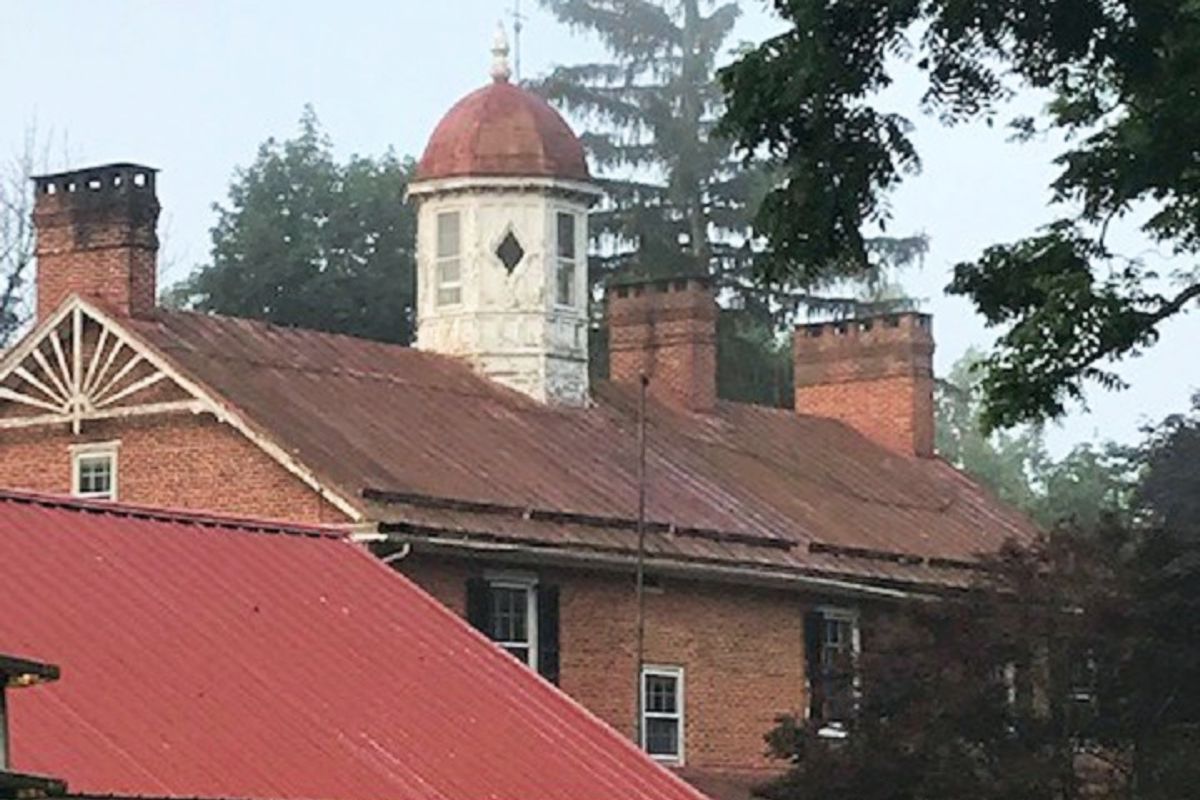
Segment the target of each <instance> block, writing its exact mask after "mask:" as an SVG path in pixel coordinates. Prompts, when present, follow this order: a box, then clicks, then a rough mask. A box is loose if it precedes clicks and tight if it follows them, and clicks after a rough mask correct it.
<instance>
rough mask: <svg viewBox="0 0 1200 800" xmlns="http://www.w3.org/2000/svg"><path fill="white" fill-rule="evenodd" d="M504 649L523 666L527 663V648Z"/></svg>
mask: <svg viewBox="0 0 1200 800" xmlns="http://www.w3.org/2000/svg"><path fill="white" fill-rule="evenodd" d="M504 649H505V650H506V651H507V652H508V653H509V655H511V656H512V657H513V658H515V659H517V660H518V661H520V662H522V663H524V664H528V663H529V648H528V647H506V648H504Z"/></svg>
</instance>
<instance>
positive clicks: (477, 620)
mask: <svg viewBox="0 0 1200 800" xmlns="http://www.w3.org/2000/svg"><path fill="white" fill-rule="evenodd" d="M467 619H468V621H469V622H470V623H471V624H472V625H473V626H474V627H476V628H478V629H479V630H480V631H482V632H483V633H484V634H486V635H487V637H488V638H489V639H491V640H492V641H494V642H496V644H498V645H500V647H502V648H504V650H506V651H507V652H508V653H509V654H510V655H512V656H513V657H514V658H516V659H517V660H518V661H521V662H523V663H525V664H527V665H529V666H530V667H531V668H532V669H535V670H537V671H538V672H539V673H540V674H541V675H542V677H543V678H546V679H547V680H548V681H550V682H552V683H557V682H558V587H557V586H550V585H547V584H545V583H542V582H539V581H538V579H537V576H536V575H530V574H528V573H507V572H500V573H493V574H489V575H487V576H485V577H483V578H472V579H471V580H469V581H467Z"/></svg>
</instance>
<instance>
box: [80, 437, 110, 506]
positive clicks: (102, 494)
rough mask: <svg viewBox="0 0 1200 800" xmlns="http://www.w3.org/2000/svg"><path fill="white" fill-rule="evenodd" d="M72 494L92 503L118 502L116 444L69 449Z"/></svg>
mask: <svg viewBox="0 0 1200 800" xmlns="http://www.w3.org/2000/svg"><path fill="white" fill-rule="evenodd" d="M71 494H73V495H75V496H76V497H88V498H92V499H94V500H116V499H117V442H101V443H95V444H83V445H74V446H72V447H71Z"/></svg>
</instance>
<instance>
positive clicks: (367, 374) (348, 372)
mask: <svg viewBox="0 0 1200 800" xmlns="http://www.w3.org/2000/svg"><path fill="white" fill-rule="evenodd" d="M162 312H165V314H167V315H178V316H183V315H187V316H192V317H198V318H200V319H204V320H214V319H215V320H221V321H228V322H233V323H239V324H240V323H245V324H247V325H250V326H253V327H256V328H259V329H261V330H277V331H284V332H287V333H298V334H302V335H313V336H322V337H330V338H336V339H341V340H348V341H351V342H354V343H355V344H366V345H369V346H373V347H383V348H387V349H389V350H397V351H399V352H403V353H410V354H413V355H414V356H415V357H416V358H418V359H420V358H429V359H434V360H438V361H443V362H450V363H455V364H457V363H458V360H457V359H456V358H454V357H453V356H448V355H445V354H442V353H434V352H431V351H428V350H418V349H417V348H415V347H412V346H410V345H405V344H400V343H398V342H385V341H381V340H379V339H368V338H366V337H364V336H354V335H353V334H348V333H335V332H333V331H322V330H318V329H316V328H305V327H302V326H298V325H295V326H293V325H280V324H278V323H275V322H269V321H267V320H258V319H251V318H249V317H235V316H232V315H229V314H208V313H204V312H200V311H191V310H188V309H162ZM156 346H157V347H158V348H159V349H160V350H165V351H168V352H170V351H177V352H191V353H198V354H201V355H203V356H204V357H206V358H211V359H214V360H216V361H224V362H229V363H234V362H236V363H241V364H249V365H251V366H256V367H271V368H274V369H280V370H288V371H291V372H297V373H304V374H309V375H333V376H344V377H350V378H362V379H366V380H377V381H381V382H385V383H390V384H393V385H396V386H410V387H413V388H416V389H425V390H428V391H433V392H445V393H446V394H453V395H456V396H459V397H475V398H480V399H489V398H491V399H495V396H496V393H495V390H496V389H497V388H501V389H503V388H504V387H502V386H499V385H498V384H494V383H492V382H488V389H487V391H484V390H479V391H465V390H462V389H456V388H453V387H450V386H446V385H439V384H432V383H424V382H421V381H415V380H411V379H408V378H404V377H401V376H400V375H397V374H396V373H395V372H384V371H378V370H360V369H353V368H345V367H330V368H320V367H312V366H302V365H299V364H295V363H288V362H283V361H274V360H267V359H261V358H246V357H241V356H235V355H229V354H226V353H223V352H219V351H215V350H207V349H203V350H202V349H199V348H194V347H189V346H187V345H185V344H182V343H180V342H179V341H178V340H176V342H175V343H173V344H157V345H156ZM468 375H469V376H470V377H472V378H478V376H477V375H476V374H475V373H474V372H471V371H470V370H468ZM481 380H483V379H481ZM514 394H515V395H516V396H518V397H519V396H522V395H520V394H519V393H515V392H514ZM521 410H523V411H547V410H550V411H557V410H561V409H548V408H543V407H541V406H535V405H533V404H530V406H529V407H528V408H525V409H521Z"/></svg>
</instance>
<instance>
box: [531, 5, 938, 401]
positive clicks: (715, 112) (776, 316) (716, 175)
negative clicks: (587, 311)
mask: <svg viewBox="0 0 1200 800" xmlns="http://www.w3.org/2000/svg"><path fill="white" fill-rule="evenodd" d="M543 5H544V6H545V7H547V8H548V9H549V10H550V11H551V12H553V13H554V14H555V16H557V17H558V19H559V20H561V21H562V22H564V23H565V24H567V25H568V26H570V27H571V28H573V29H575V30H582V31H587V32H589V33H592V34H594V35H596V36H597V37H598V38H599V39H600V41H601V42H602V43H603V45H604V47H605V48H606V50H607V51H608V54H609V57H610V60H608V61H604V62H599V63H587V64H575V65H569V66H560V67H557V68H556V69H554V70H553V71H552V72H551V73H550V74H549V75H547V76H545V77H544V78H542V79H541V80H539V81H537V82H536V83H535V84H534V88H535V89H537V90H538V91H539V92H541V93H542V94H543V95H544V96H546V97H547V98H548V99H550V100H551V101H553V102H554V103H556V104H558V105H559V106H561V107H562V108H564V109H565V110H566V111H568V112H570V113H572V114H574V115H575V116H576V117H577V118H579V119H581V120H582V121H583V124H584V128H585V132H584V134H583V136H582V138H583V141H584V144H585V145H586V147H587V148H588V151H589V153H590V154H591V157H592V161H593V163H594V164H595V165H596V166H597V167H598V168H599V171H600V172H601V173H602V176H603V177H602V179H601V183H602V184H603V186H604V188H605V191H606V193H607V202H606V203H605V205H604V206H602V207H601V208H599V209H597V210H595V211H594V212H593V214H592V216H591V237H592V241H593V245H594V250H595V252H594V254H593V256H592V257H591V260H590V273H591V278H592V281H593V285H601V284H602V283H603V282H604V281H605V280H606V279H608V278H609V277H611V276H612V275H614V274H616V273H617V272H627V273H632V274H637V275H640V276H643V277H661V276H668V275H679V274H688V273H696V272H706V273H708V274H709V275H711V276H712V277H713V278H714V281H715V284H716V286H717V287H718V288H719V290H720V291H721V294H722V298H723V299H724V300H727V301H731V305H732V306H733V307H734V309H735V310H731V311H727V312H725V313H724V314H723V315H722V324H721V325H720V326H719V331H718V332H719V344H718V359H719V366H718V391H719V392H720V394H721V396H723V397H726V398H729V399H738V400H745V401H750V402H757V403H764V404H772V405H778V404H785V405H790V403H791V389H790V386H791V378H790V373H791V365H790V363H787V362H788V361H790V358H788V357H787V356H786V345H781V344H780V341H779V336H778V335H779V334H781V333H782V332H784V330H785V328H786V327H787V325H788V323H789V322H790V321H791V320H792V319H793V318H794V317H795V315H796V314H797V313H798V312H799V311H800V310H802V309H805V310H810V309H822V310H832V311H836V312H839V313H843V314H846V313H854V312H860V313H861V312H862V311H864V310H879V309H883V308H886V309H888V310H891V309H894V308H895V307H896V305H897V303H895V302H892V301H893V300H894V299H895V298H892V297H890V296H889V297H886V298H884V297H873V298H869V299H867V300H865V301H864V300H862V298H859V297H857V296H856V295H855V294H854V293H853V292H851V293H850V295H849V296H847V297H829V296H826V295H825V294H823V293H822V292H820V291H818V290H828V289H829V288H830V286H831V285H832V282H826V283H823V284H819V285H818V284H816V283H799V282H796V281H775V282H764V281H759V280H757V279H756V278H755V269H754V264H755V262H756V261H758V260H759V259H762V258H765V257H767V254H766V252H765V251H764V249H763V247H762V246H761V244H760V243H759V242H757V241H755V240H754V238H753V236H752V226H751V223H752V219H753V217H754V214H755V211H756V209H757V208H758V206H759V204H760V203H761V201H762V198H763V197H764V196H766V194H767V193H768V191H769V190H770V188H771V186H772V185H773V183H774V182H775V180H776V175H775V171H774V168H773V166H772V165H770V164H769V163H767V162H754V161H750V162H743V161H741V160H739V159H736V158H734V155H733V151H732V147H731V144H730V142H729V140H728V139H725V138H722V137H720V136H717V135H715V133H714V128H715V125H716V122H717V119H718V117H719V116H720V114H721V113H722V110H723V107H724V101H723V97H722V95H721V90H720V87H719V85H718V83H717V80H716V65H717V62H718V60H719V59H720V58H721V57H722V55H723V54H724V53H723V51H724V50H725V49H727V48H728V40H729V37H730V35H731V33H732V31H733V27H734V24H735V23H736V21H737V19H738V16H739V13H740V9H739V4H738V3H737V2H705V1H702V0H543ZM872 244H873V246H875V247H877V248H878V250H879V252H881V253H884V254H885V255H886V256H887V257H888V259H889V260H888V261H887V263H889V264H896V263H901V262H904V261H905V260H906V259H907V260H912V259H914V258H916V257H918V256H919V255H921V254H922V253H923V252H924V249H923V248H924V244H925V242H924V239H923V238H921V237H915V238H911V239H904V238H895V239H887V240H878V241H877V242H873V243H872ZM882 275H883V273H882V272H881V271H878V270H877V271H874V272H870V273H867V272H864V273H863V274H862V275H861V276H857V277H861V278H862V279H864V280H867V279H870V280H872V281H874V282H875V283H878V284H882V282H883V281H882ZM838 277H839V278H840V277H842V276H838ZM902 302H903V301H902ZM596 317H597V319H596V325H597V328H598V330H597V333H596V334H594V337H593V338H597V339H603V332H602V329H601V328H600V326H601V325H602V320H601V319H600V314H599V313H597V314H596ZM604 363H605V362H604V359H603V356H602V354H600V357H598V358H595V359H594V361H593V365H594V367H595V369H594V372H597V373H598V374H603V373H602V372H599V371H598V370H599V368H600V367H602V365H603V364H604Z"/></svg>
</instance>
